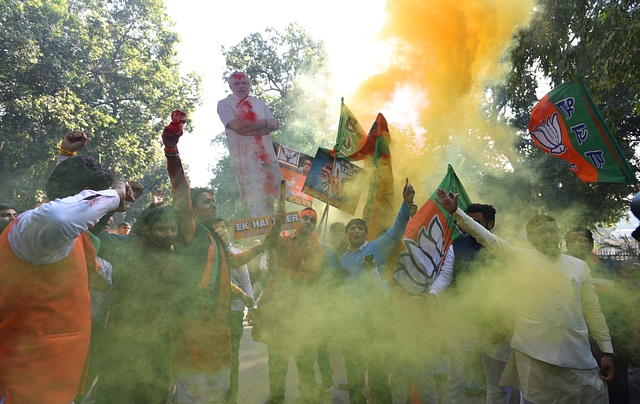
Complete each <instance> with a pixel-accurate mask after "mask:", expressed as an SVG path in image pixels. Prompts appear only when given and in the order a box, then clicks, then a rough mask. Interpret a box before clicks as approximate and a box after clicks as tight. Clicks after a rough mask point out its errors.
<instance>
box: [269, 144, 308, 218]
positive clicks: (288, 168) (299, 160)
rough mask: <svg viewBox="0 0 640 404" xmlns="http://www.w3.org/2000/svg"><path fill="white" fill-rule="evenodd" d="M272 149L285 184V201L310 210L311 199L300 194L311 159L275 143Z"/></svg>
mask: <svg viewBox="0 0 640 404" xmlns="http://www.w3.org/2000/svg"><path fill="white" fill-rule="evenodd" d="M273 147H274V149H275V152H276V156H278V164H279V165H280V171H281V172H282V176H283V177H284V179H285V181H286V182H287V190H288V192H287V201H289V202H292V203H295V204H297V205H301V206H304V207H305V208H310V207H311V202H312V201H313V198H312V197H311V196H310V195H307V194H305V193H304V192H302V188H303V187H304V182H305V181H306V179H307V175H308V174H309V170H311V166H312V164H313V157H311V156H309V155H307V154H304V153H301V152H299V151H297V150H294V149H292V148H290V147H287V146H283V145H281V144H278V143H275V142H274V143H273Z"/></svg>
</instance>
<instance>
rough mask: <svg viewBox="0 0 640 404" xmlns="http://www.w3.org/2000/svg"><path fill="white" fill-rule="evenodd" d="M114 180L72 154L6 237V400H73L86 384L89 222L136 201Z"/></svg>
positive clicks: (0, 262) (0, 291)
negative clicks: (42, 198) (36, 203)
mask: <svg viewBox="0 0 640 404" xmlns="http://www.w3.org/2000/svg"><path fill="white" fill-rule="evenodd" d="M65 152H67V153H69V154H75V153H74V152H73V151H68V150H65ZM113 180H114V177H113V174H112V173H111V172H110V171H108V170H106V169H104V168H102V167H101V166H100V165H99V164H98V163H97V162H96V161H95V160H94V159H92V158H90V157H84V156H77V157H72V158H69V159H67V160H66V161H64V162H62V163H60V164H59V165H58V166H57V167H56V168H55V169H54V170H53V172H52V173H51V176H50V177H49V180H48V182H47V185H46V191H47V196H48V197H49V199H50V200H51V201H50V202H48V203H45V204H42V205H40V206H38V207H37V208H35V209H32V210H28V211H26V212H24V213H23V214H21V215H20V216H18V218H16V219H15V220H14V221H13V222H11V224H10V225H9V227H8V228H7V229H6V230H5V231H4V232H3V233H2V236H1V237H0V358H1V359H0V400H2V399H4V403H5V404H15V403H20V404H25V403H27V404H29V403H34V404H36V403H37V404H40V403H48V404H58V403H59V404H69V403H70V402H71V401H72V400H73V399H74V398H75V396H76V394H77V393H78V391H79V390H82V389H83V387H84V386H83V383H84V380H83V369H85V365H86V361H87V359H88V358H87V353H88V349H89V339H90V334H91V303H90V300H89V282H90V273H91V272H95V270H96V267H97V264H96V250H95V248H94V245H93V243H92V239H91V237H90V236H89V235H88V233H87V229H88V228H89V227H91V226H93V225H95V224H96V223H97V222H98V220H99V219H100V218H101V217H102V216H104V215H105V214H106V213H107V212H109V211H113V210H116V209H119V210H124V204H125V200H130V201H133V200H134V198H133V197H132V196H131V195H130V194H129V195H128V191H127V186H126V184H125V183H124V182H115V183H114V182H113ZM112 184H113V188H114V189H110V187H111V186H112Z"/></svg>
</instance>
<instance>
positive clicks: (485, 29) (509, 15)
mask: <svg viewBox="0 0 640 404" xmlns="http://www.w3.org/2000/svg"><path fill="white" fill-rule="evenodd" d="M532 9H533V1H531V0H508V1H505V0H389V2H388V3H387V14H388V20H387V22H386V26H385V27H384V29H383V30H382V32H381V35H382V37H383V38H384V39H385V40H386V41H388V42H389V43H390V44H391V45H392V48H393V50H392V54H391V55H390V56H389V58H388V60H389V62H388V65H387V66H386V67H385V68H384V70H383V71H381V72H380V73H378V74H376V75H374V76H372V77H370V78H369V79H367V80H366V81H365V82H364V83H362V84H361V85H360V87H359V88H358V90H357V91H356V94H355V95H354V96H353V98H352V99H349V101H348V104H349V106H350V107H351V108H352V110H353V111H354V113H355V114H356V116H358V117H359V119H360V120H361V122H368V121H371V120H372V119H373V117H374V116H375V114H376V113H377V112H378V111H382V112H383V113H384V114H385V116H387V118H388V119H389V121H390V123H391V124H393V125H395V126H396V127H400V128H403V127H404V128H406V127H413V131H412V132H413V134H412V135H408V136H410V137H411V139H405V140H408V142H403V141H401V142H397V141H395V142H394V143H395V144H396V145H395V146H396V147H397V145H398V143H412V144H414V145H416V144H417V145H418V146H419V149H422V152H425V151H429V152H433V151H437V150H442V153H447V150H446V149H447V147H444V146H447V145H450V144H459V145H461V146H462V145H463V144H468V143H469V142H472V143H473V141H474V140H473V139H477V138H484V139H483V140H482V141H483V142H485V143H492V142H491V140H493V141H494V142H493V143H494V144H495V143H498V142H503V141H507V135H506V133H505V131H506V129H505V128H504V127H501V128H496V127H494V126H493V125H490V124H488V123H487V122H486V119H485V118H484V117H483V116H482V112H481V110H482V109H481V108H482V105H481V104H482V101H483V100H484V98H485V88H486V84H488V83H490V82H492V81H493V82H495V81H497V80H499V79H500V77H501V75H502V73H503V72H504V70H505V69H506V68H507V66H505V65H504V64H503V63H501V57H503V56H504V52H505V50H506V48H507V46H508V44H509V41H510V39H511V36H512V35H513V33H514V32H515V30H516V29H517V27H519V26H522V25H523V24H526V23H527V21H528V18H529V15H530V14H531V11H532ZM349 98H351V97H349ZM399 98H400V99H399ZM394 108H395V109H396V111H395V112H394V111H393V110H394ZM407 108H411V109H414V110H415V111H414V113H413V115H410V116H414V117H415V122H403V121H402V120H403V119H404V118H402V117H405V116H407V115H406V109H407ZM398 109H400V111H398ZM394 117H399V118H394ZM365 126H366V124H365ZM394 132H395V133H394ZM404 132H405V133H406V132H407V131H406V130H405V131H404ZM415 133H421V134H422V135H423V138H422V140H419V141H417V142H416V139H415ZM479 133H480V134H479ZM509 133H511V134H512V131H509ZM484 134H487V135H486V136H485V135H484ZM405 136H407V135H405ZM487 136H488V137H489V138H488V139H487ZM398 137H399V134H398V133H397V131H393V130H392V138H393V139H394V140H400V139H398ZM469 138H471V139H469ZM510 145H511V143H509V148H510ZM462 147H464V146H462ZM472 148H473V146H472ZM484 148H486V146H483V149H484ZM413 150H415V148H413ZM442 153H441V154H442ZM503 153H504V152H503ZM463 154H464V152H463ZM392 155H393V151H392ZM445 160H447V159H446V158H445ZM449 160H450V158H449ZM395 161H398V160H397V159H396V160H395ZM451 163H453V164H455V163H456V162H455V161H451ZM438 165H440V164H438ZM433 170H436V171H439V172H441V173H442V175H444V172H445V170H446V166H444V167H433ZM420 177H421V178H424V176H420Z"/></svg>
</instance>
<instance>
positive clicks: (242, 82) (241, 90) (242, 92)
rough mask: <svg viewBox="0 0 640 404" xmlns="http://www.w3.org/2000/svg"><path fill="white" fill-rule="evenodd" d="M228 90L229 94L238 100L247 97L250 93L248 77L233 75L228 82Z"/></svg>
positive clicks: (239, 74) (242, 74)
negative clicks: (229, 89)
mask: <svg viewBox="0 0 640 404" xmlns="http://www.w3.org/2000/svg"><path fill="white" fill-rule="evenodd" d="M229 88H231V92H233V94H234V95H236V96H238V97H240V98H244V97H246V96H247V95H249V91H251V82H250V81H249V77H247V75H246V74H244V73H238V72H236V73H233V74H232V75H231V79H230V80H229Z"/></svg>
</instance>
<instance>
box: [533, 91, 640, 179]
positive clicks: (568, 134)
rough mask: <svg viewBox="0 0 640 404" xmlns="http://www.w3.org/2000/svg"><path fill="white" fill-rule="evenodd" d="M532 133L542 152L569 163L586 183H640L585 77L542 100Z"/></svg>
mask: <svg viewBox="0 0 640 404" xmlns="http://www.w3.org/2000/svg"><path fill="white" fill-rule="evenodd" d="M529 134H530V135H531V137H532V138H533V141H534V143H535V144H536V145H537V146H538V147H540V148H541V149H542V150H544V151H545V152H547V153H549V154H551V155H552V156H556V157H559V158H562V159H564V160H567V161H568V162H569V166H570V168H571V170H572V171H573V172H574V173H575V174H576V175H577V176H578V177H579V178H580V179H581V180H582V181H583V182H624V183H627V184H629V185H631V184H635V183H637V182H638V181H637V179H636V177H635V174H634V173H633V170H632V168H631V166H630V165H629V162H628V161H627V160H626V158H625V157H624V155H623V153H622V150H621V149H620V146H619V145H618V142H617V141H616V139H615V137H614V136H613V134H612V133H611V130H610V129H609V127H608V126H607V123H606V122H605V120H604V119H603V118H602V116H601V115H600V112H599V111H598V109H597V108H596V106H595V104H594V102H593V99H592V98H591V95H590V94H589V91H588V90H587V87H586V86H585V84H584V82H583V81H582V78H578V79H577V80H574V81H570V82H567V83H563V84H561V85H559V86H557V87H555V88H554V89H553V90H551V91H550V92H549V94H547V95H545V96H544V97H543V98H542V99H541V100H540V102H539V103H538V104H537V105H536V106H535V107H534V108H533V110H532V111H531V120H530V121H529Z"/></svg>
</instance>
